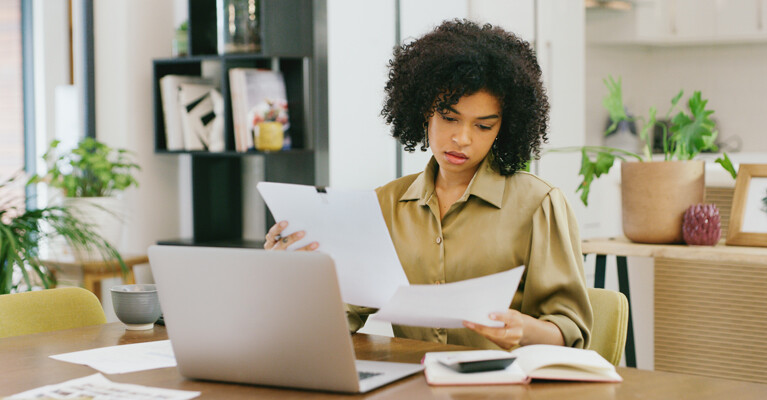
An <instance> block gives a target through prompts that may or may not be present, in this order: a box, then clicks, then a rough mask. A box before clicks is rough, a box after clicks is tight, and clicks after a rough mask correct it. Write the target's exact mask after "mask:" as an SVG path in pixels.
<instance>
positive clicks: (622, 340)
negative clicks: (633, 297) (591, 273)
mask: <svg viewBox="0 0 767 400" xmlns="http://www.w3.org/2000/svg"><path fill="white" fill-rule="evenodd" d="M588 292H589V300H590V301H591V308H592V309H593V310H594V325H593V326H592V328H591V345H590V346H589V348H590V349H591V350H594V351H596V352H597V353H599V354H600V355H601V356H602V357H604V358H605V359H606V360H607V361H609V362H611V363H612V364H613V365H618V363H620V361H621V357H622V356H623V351H624V349H625V348H626V332H627V329H628V323H629V302H628V300H626V296H625V295H624V294H623V293H621V292H616V291H614V290H606V289H594V288H589V289H588Z"/></svg>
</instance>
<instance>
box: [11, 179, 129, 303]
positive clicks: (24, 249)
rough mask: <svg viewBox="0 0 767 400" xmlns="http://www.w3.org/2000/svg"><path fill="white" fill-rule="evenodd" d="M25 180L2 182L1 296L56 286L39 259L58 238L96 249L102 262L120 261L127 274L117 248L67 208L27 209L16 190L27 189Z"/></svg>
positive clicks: (53, 278) (75, 246)
mask: <svg viewBox="0 0 767 400" xmlns="http://www.w3.org/2000/svg"><path fill="white" fill-rule="evenodd" d="M22 177H23V173H22V172H19V173H18V174H16V175H14V176H13V177H11V178H10V179H7V180H3V181H0V294H8V293H11V292H12V291H22V290H31V289H32V288H33V287H34V286H35V285H38V284H39V285H42V286H43V287H45V288H50V287H52V286H54V285H55V283H56V279H55V276H54V275H53V274H52V271H50V270H48V269H47V268H45V267H44V266H43V265H42V264H41V262H40V258H39V257H40V249H41V247H42V246H43V245H45V244H47V243H50V242H51V241H52V240H53V239H55V238H63V239H64V240H66V241H67V242H68V243H69V245H70V246H71V247H72V248H75V249H86V248H91V249H96V250H97V251H98V252H99V254H100V255H101V257H102V258H103V259H105V260H107V259H109V260H117V261H118V262H119V264H120V266H121V268H122V270H123V271H124V272H125V271H127V267H126V266H125V264H124V263H123V260H122V258H121V257H120V254H119V253H118V252H117V251H116V250H115V248H114V247H112V245H111V244H110V243H109V242H107V241H106V240H104V239H103V238H102V237H101V236H100V235H99V234H98V233H97V232H96V231H95V229H94V227H93V226H92V225H91V224H88V223H86V222H84V221H82V220H81V219H80V218H78V217H77V216H76V215H75V214H74V213H73V212H72V210H71V209H70V208H68V207H67V206H50V207H45V208H39V209H26V208H25V207H24V198H23V196H18V195H17V193H18V191H17V190H13V189H14V187H19V186H22V185H24V183H23V182H20V180H21V178H22ZM46 227H47V228H46ZM32 275H34V276H35V277H37V280H38V281H39V282H35V281H34V280H33V276H32ZM22 283H23V284H24V285H22Z"/></svg>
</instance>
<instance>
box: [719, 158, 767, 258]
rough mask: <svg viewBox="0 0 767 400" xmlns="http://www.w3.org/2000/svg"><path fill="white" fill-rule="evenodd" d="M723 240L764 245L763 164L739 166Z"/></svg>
mask: <svg viewBox="0 0 767 400" xmlns="http://www.w3.org/2000/svg"><path fill="white" fill-rule="evenodd" d="M726 243H727V245H728V246H733V245H734V246H762V247H767V164H741V165H740V168H739V169H738V178H737V180H736V181H735V193H734V195H733V198H732V209H731V212H730V226H729V229H728V230H727V241H726Z"/></svg>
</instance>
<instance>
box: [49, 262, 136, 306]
mask: <svg viewBox="0 0 767 400" xmlns="http://www.w3.org/2000/svg"><path fill="white" fill-rule="evenodd" d="M122 257H123V262H124V263H125V266H126V267H128V273H127V274H125V275H123V273H122V269H121V268H120V264H119V263H118V262H117V261H116V260H111V261H103V260H89V261H81V260H77V259H75V258H74V257H71V256H70V257H68V258H65V259H60V260H42V261H41V263H42V264H43V265H45V266H46V267H47V268H49V269H50V270H51V271H53V273H54V274H61V273H64V272H71V271H82V274H83V287H84V288H86V289H88V290H90V291H91V292H93V294H95V295H96V297H98V299H99V301H101V281H102V280H104V279H109V278H123V282H125V283H126V284H132V283H136V280H135V278H134V276H133V266H135V265H139V264H146V263H148V262H149V258H148V257H147V256H146V254H128V255H123V256H122Z"/></svg>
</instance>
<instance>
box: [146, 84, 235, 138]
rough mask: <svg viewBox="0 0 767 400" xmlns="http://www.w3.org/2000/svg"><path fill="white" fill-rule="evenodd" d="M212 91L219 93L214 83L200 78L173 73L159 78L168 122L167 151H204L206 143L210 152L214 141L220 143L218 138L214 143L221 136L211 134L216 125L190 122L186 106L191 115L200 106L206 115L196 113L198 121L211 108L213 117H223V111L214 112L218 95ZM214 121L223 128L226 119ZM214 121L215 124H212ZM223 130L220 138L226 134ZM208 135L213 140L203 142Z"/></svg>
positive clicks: (200, 109) (166, 131) (166, 124)
mask: <svg viewBox="0 0 767 400" xmlns="http://www.w3.org/2000/svg"><path fill="white" fill-rule="evenodd" d="M212 91H216V93H218V91H217V90H216V86H215V85H214V84H213V81H212V80H211V79H207V78H203V77H200V76H191V75H173V74H170V75H165V76H163V77H162V78H160V96H161V98H162V112H163V117H164V120H165V143H166V149H167V150H189V151H195V150H205V149H206V144H207V146H208V149H211V148H213V147H215V146H213V145H211V142H216V143H218V142H219V141H218V140H217V139H216V140H213V138H214V137H217V136H216V135H218V134H213V133H212V132H211V131H212V130H213V125H210V128H206V127H207V126H208V124H205V123H203V121H202V120H200V122H199V123H194V122H190V120H189V117H188V114H189V113H188V112H187V107H191V108H189V111H190V112H191V111H192V110H193V109H195V108H197V106H200V108H199V109H198V111H202V110H203V109H204V110H205V112H204V113H200V114H201V115H197V114H195V115H197V116H198V118H199V117H200V116H206V115H208V113H209V112H210V110H211V109H212V110H213V111H214V118H215V117H217V116H219V115H223V109H222V111H221V112H220V113H218V112H215V107H214V101H215V94H214V93H212ZM219 97H220V95H219ZM206 99H207V100H206ZM201 103H202V104H201ZM215 120H218V121H219V124H218V125H221V123H222V122H221V121H222V120H223V117H221V118H215ZM208 122H211V121H208ZM213 122H215V121H212V122H211V123H213ZM193 128H194V129H193ZM220 129H221V130H222V132H221V135H223V126H221V128H220ZM208 135H210V138H211V139H210V140H207V143H203V142H204V141H205V140H206V139H204V138H206V137H207V136H208ZM211 151H216V150H211Z"/></svg>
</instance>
